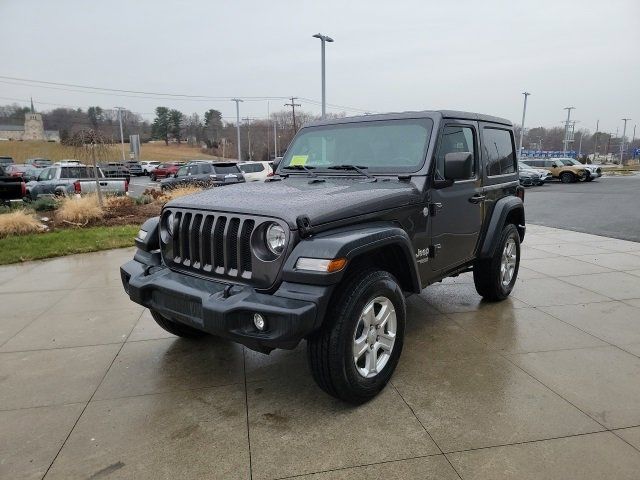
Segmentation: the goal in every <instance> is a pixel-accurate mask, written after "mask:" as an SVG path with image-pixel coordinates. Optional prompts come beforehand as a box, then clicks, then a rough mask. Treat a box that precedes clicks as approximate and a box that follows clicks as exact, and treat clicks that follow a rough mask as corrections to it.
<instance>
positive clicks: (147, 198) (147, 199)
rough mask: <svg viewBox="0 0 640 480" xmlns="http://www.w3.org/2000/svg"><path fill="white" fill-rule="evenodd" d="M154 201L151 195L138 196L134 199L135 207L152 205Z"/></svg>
mask: <svg viewBox="0 0 640 480" xmlns="http://www.w3.org/2000/svg"><path fill="white" fill-rule="evenodd" d="M153 200H154V198H153V197H152V196H151V195H144V194H143V195H140V196H139V197H138V198H136V199H135V200H134V201H135V204H136V205H147V204H149V203H152V202H153Z"/></svg>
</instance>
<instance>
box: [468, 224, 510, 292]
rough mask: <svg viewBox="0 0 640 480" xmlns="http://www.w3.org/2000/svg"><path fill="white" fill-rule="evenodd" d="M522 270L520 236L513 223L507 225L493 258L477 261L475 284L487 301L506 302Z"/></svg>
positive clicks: (474, 271) (474, 273)
mask: <svg viewBox="0 0 640 480" xmlns="http://www.w3.org/2000/svg"><path fill="white" fill-rule="evenodd" d="M519 268H520V235H519V234H518V229H517V228H516V226H515V225H513V224H512V223H510V224H508V225H505V227H504V228H503V229H502V232H501V234H500V239H499V241H498V245H497V246H496V250H495V253H494V254H493V257H491V258H487V259H481V260H476V263H475V265H474V266H473V283H474V284H475V286H476V291H477V292H478V293H479V294H480V295H482V297H483V298H484V299H485V300H489V301H492V302H496V301H500V300H504V299H505V298H507V297H508V296H509V294H510V293H511V290H513V286H514V285H515V283H516V279H517V277H518V269H519Z"/></svg>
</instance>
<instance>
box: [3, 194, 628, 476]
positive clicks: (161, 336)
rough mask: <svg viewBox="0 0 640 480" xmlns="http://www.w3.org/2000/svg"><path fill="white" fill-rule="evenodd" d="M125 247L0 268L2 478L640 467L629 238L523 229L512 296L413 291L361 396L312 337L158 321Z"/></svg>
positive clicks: (470, 290)
mask: <svg viewBox="0 0 640 480" xmlns="http://www.w3.org/2000/svg"><path fill="white" fill-rule="evenodd" d="M603 184H604V182H603ZM554 187H555V186H550V187H549V188H554ZM545 188H546V187H545ZM131 255H132V250H131V249H124V250H113V251H107V252H101V253H93V254H85V255H76V256H70V257H65V258H59V259H53V260H49V261H41V262H31V263H25V264H22V265H17V266H6V267H0V302H2V303H1V304H2V306H3V311H4V312H5V313H4V314H3V316H2V320H1V321H0V425H2V428H1V429H0V478H7V479H12V480H13V479H22V478H30V479H31V478H47V479H65V480H68V479H76V478H80V479H87V478H93V479H97V478H136V479H144V478H151V479H159V478H166V479H174V478H220V479H235V478H241V479H247V478H253V479H276V478H290V477H293V476H299V475H300V476H306V475H308V477H304V478H313V479H347V478H360V477H365V478H370V479H390V478H398V479H400V478H402V479H404V478H420V479H439V480H440V479H457V478H462V479H464V480H468V479H495V478H513V479H519V480H520V479H540V478H554V479H568V478H580V479H595V478H598V479H601V478H615V479H637V478H638V472H640V380H639V379H640V243H633V242H626V241H622V240H616V239H608V238H603V237H596V236H593V235H586V234H583V233H576V232H570V231H566V230H556V229H551V228H547V227H541V226H536V225H531V226H530V228H529V231H528V233H527V239H526V242H525V245H524V247H523V259H522V267H521V272H520V277H519V280H518V283H517V285H516V287H515V289H514V291H513V294H512V296H511V297H510V298H509V299H508V300H507V301H505V302H502V303H498V304H490V303H485V302H482V301H481V300H480V297H479V296H478V295H477V294H476V292H475V290H474V287H473V284H472V283H471V278H470V276H469V275H463V276H461V277H459V278H456V279H449V280H447V281H445V282H444V283H442V284H437V285H434V286H431V287H429V288H427V289H425V290H424V292H423V293H422V294H420V295H416V296H413V297H411V298H410V299H409V301H408V319H407V322H408V323H407V339H406V342H405V350H404V352H403V356H402V358H401V360H400V364H399V366H398V369H397V371H396V373H395V374H394V376H393V378H392V382H391V384H390V385H389V386H388V387H387V388H386V389H385V390H384V391H383V392H382V394H381V395H380V396H378V397H377V398H376V399H374V400H373V401H371V402H370V403H368V404H366V405H363V406H360V407H353V406H349V405H345V404H343V403H341V402H339V401H337V400H335V399H333V398H330V397H328V396H327V395H325V394H324V393H322V392H321V391H320V390H319V389H318V387H316V385H315V384H314V383H313V380H312V379H311V377H310V374H309V371H308V368H307V364H306V358H305V350H304V345H301V346H300V347H299V348H298V349H296V350H294V351H277V352H273V353H272V354H271V355H269V356H265V355H262V354H259V353H255V352H252V351H250V350H246V349H244V348H242V347H240V346H238V345H236V344H233V343H229V342H226V341H224V340H219V339H214V338H210V339H208V340H205V341H203V342H195V341H187V340H184V339H178V338H175V337H172V336H171V335H169V334H167V333H166V332H164V331H163V330H161V329H160V328H159V327H157V326H156V325H155V323H154V322H153V321H152V319H151V317H150V315H149V313H148V311H145V310H144V309H143V308H142V307H139V306H138V305H136V304H134V303H132V302H130V301H129V299H128V298H127V297H126V295H125V294H124V292H123V290H122V288H121V285H120V278H119V272H118V266H119V265H120V264H121V263H123V262H124V261H126V260H128V259H130V258H131ZM43 278H46V282H45V283H43ZM7 312H8V313H7Z"/></svg>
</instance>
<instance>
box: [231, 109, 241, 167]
mask: <svg viewBox="0 0 640 480" xmlns="http://www.w3.org/2000/svg"><path fill="white" fill-rule="evenodd" d="M231 101H232V102H236V134H237V138H238V140H237V142H238V161H239V162H241V161H242V147H241V145H240V102H242V101H243V100H242V99H240V98H232V99H231Z"/></svg>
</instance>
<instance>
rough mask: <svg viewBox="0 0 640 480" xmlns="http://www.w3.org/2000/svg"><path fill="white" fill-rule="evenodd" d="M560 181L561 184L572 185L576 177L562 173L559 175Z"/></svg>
mask: <svg viewBox="0 0 640 480" xmlns="http://www.w3.org/2000/svg"><path fill="white" fill-rule="evenodd" d="M560 181H561V182H562V183H574V182H575V181H576V176H575V175H574V174H573V173H569V172H564V173H563V174H561V175H560Z"/></svg>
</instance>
